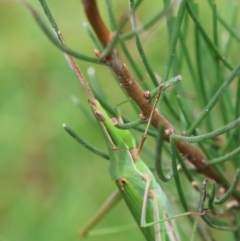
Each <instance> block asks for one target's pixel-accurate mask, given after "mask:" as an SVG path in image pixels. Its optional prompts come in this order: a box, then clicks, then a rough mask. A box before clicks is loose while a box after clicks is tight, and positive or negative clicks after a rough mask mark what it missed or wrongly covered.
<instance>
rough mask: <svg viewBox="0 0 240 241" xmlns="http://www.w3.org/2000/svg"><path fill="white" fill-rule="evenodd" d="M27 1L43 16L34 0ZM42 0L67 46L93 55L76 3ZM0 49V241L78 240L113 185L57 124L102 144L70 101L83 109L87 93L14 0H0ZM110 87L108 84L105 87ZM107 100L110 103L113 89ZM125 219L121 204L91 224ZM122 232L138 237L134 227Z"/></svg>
mask: <svg viewBox="0 0 240 241" xmlns="http://www.w3.org/2000/svg"><path fill="white" fill-rule="evenodd" d="M29 2H31V3H32V4H33V6H35V7H36V9H37V10H38V11H39V13H41V15H42V16H43V18H44V19H45V16H44V14H43V12H42V10H41V7H40V5H39V4H38V1H29ZM48 3H49V7H50V8H51V10H52V13H53V14H54V17H55V18H56V20H57V23H58V25H59V27H60V29H61V30H62V32H63V35H64V37H65V39H66V41H67V43H68V45H69V46H71V47H72V48H75V49H77V50H78V51H80V52H81V51H82V52H84V53H85V54H89V55H93V45H92V44H91V41H89V38H88V36H87V35H86V33H85V32H84V30H83V27H82V23H81V21H83V20H85V16H84V14H83V11H82V5H81V2H80V1H71V3H70V2H68V1H61V4H59V1H56V0H52V1H48ZM125 7H126V6H125ZM103 11H104V10H103ZM0 54H1V59H0V79H1V81H0V123H1V124H0V240H1V241H13V240H18V241H21V240H22V241H23V240H24V241H26V240H35V241H38V240H39V241H40V240H44V241H47V240H51V241H54V240H79V238H78V236H77V232H78V230H79V228H80V227H82V226H83V225H84V224H85V223H86V221H87V220H88V218H90V216H91V215H92V214H94V213H95V211H96V210H97V209H98V208H99V207H100V205H101V204H102V203H103V201H105V199H106V198H107V197H108V196H109V195H110V194H111V192H113V191H114V190H115V184H114V182H112V181H111V180H110V176H109V173H108V163H107V161H105V160H103V159H101V158H98V157H97V156H95V155H93V154H91V153H90V152H89V151H87V150H85V149H84V148H82V147H81V146H79V144H77V143H76V142H75V141H74V140H73V139H72V138H70V137H69V136H68V135H67V134H66V132H65V131H64V130H63V129H62V123H64V122H65V123H67V124H69V125H70V126H72V127H73V128H74V129H75V130H76V131H77V132H78V133H80V134H81V136H83V137H85V138H86V139H87V140H88V141H89V142H91V143H93V144H95V145H98V146H99V147H102V148H105V145H104V143H102V142H103V139H102V137H101V135H100V134H99V132H98V130H97V129H96V128H95V127H93V126H92V125H91V124H90V123H89V121H88V119H87V118H86V117H85V116H84V115H83V114H82V113H81V112H80V111H79V110H78V108H77V107H76V106H75V105H74V104H73V103H72V101H71V99H70V95H71V94H74V95H76V96H77V97H78V98H80V99H81V102H82V103H83V104H85V105H86V106H87V108H88V104H87V96H86V95H85V94H84V93H83V91H82V88H81V86H80V85H79V83H78V82H77V81H76V79H75V76H74V74H73V73H72V71H71V70H70V68H69V67H68V65H67V63H66V61H65V59H64V57H63V55H62V53H61V52H60V51H59V50H58V49H56V48H55V47H54V46H53V45H52V44H51V43H50V42H49V41H48V39H47V38H46V37H45V36H44V34H43V33H42V32H41V30H40V29H39V27H38V26H37V24H36V23H35V21H34V20H33V18H32V16H31V14H30V13H29V12H28V10H27V9H25V7H24V6H23V5H21V4H19V3H16V2H12V1H2V2H1V3H0ZM90 66H92V64H91V65H90ZM80 67H81V69H82V70H83V72H84V73H86V69H87V67H89V64H88V63H84V62H80ZM94 67H95V68H96V71H98V69H99V66H94ZM102 73H103V71H102ZM100 75H101V74H100ZM107 77H109V78H112V77H111V75H110V73H109V71H107V73H106V69H105V72H104V78H102V79H103V81H107V79H106V78H107ZM112 85H114V87H113V86H112ZM115 87H117V85H116V84H115V83H114V82H112V84H111V82H108V90H107V91H108V92H111V89H112V88H115ZM120 95H121V93H120ZM114 98H115V99H116V101H118V94H116V93H115V95H114ZM105 150H106V148H105ZM123 210H124V211H123ZM116 217H117V218H116ZM127 223H129V224H132V223H134V221H133V218H132V217H131V215H130V214H129V212H128V210H127V209H126V207H125V204H124V203H123V202H121V204H119V205H118V206H117V207H116V209H115V210H114V211H112V212H111V213H110V214H109V215H108V216H107V217H106V219H104V220H103V221H102V222H101V223H100V224H99V227H109V224H111V225H112V226H117V225H122V224H127ZM125 235H126V234H119V235H118V236H116V235H112V236H111V235H110V236H106V237H102V238H100V237H93V238H90V239H91V240H112V238H114V240H122V239H123V238H124V237H125ZM127 235H128V237H129V239H131V236H132V237H134V238H139V240H144V238H143V236H142V234H141V233H140V231H139V230H138V229H137V228H136V229H135V230H134V231H133V232H128V234H127Z"/></svg>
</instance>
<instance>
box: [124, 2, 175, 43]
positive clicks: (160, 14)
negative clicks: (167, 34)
mask: <svg viewBox="0 0 240 241" xmlns="http://www.w3.org/2000/svg"><path fill="white" fill-rule="evenodd" d="M174 5H175V4H174V3H173V4H172V5H170V6H169V7H168V8H166V9H163V10H162V11H160V12H158V13H157V14H156V15H154V16H153V17H152V18H150V19H149V20H147V21H146V22H144V23H143V24H141V26H139V27H137V28H136V29H133V30H132V31H130V32H128V33H125V34H122V35H121V36H120V38H121V39H122V40H128V39H130V38H133V37H134V36H135V35H136V34H141V33H142V32H144V31H146V30H147V29H149V28H150V27H151V26H153V25H154V24H155V23H157V22H159V20H161V19H162V18H163V17H165V16H168V15H169V13H170V12H172V9H173V7H174Z"/></svg>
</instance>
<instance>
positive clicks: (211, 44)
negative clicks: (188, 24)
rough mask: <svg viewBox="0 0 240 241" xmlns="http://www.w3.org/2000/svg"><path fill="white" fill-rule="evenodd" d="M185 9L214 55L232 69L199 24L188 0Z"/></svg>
mask: <svg viewBox="0 0 240 241" xmlns="http://www.w3.org/2000/svg"><path fill="white" fill-rule="evenodd" d="M187 10H188V13H189V15H190V16H191V18H192V20H193V21H194V23H195V24H196V26H197V27H198V29H199V31H200V32H201V34H202V36H203V38H204V39H205V41H206V43H207V44H208V45H209V46H210V48H211V49H212V50H213V52H215V54H216V56H217V57H218V58H219V59H220V60H221V61H222V62H223V64H224V65H225V66H226V67H227V68H229V69H230V70H232V69H233V67H232V65H231V64H230V63H229V62H228V60H227V59H226V58H225V57H224V56H222V54H221V52H220V50H219V49H218V48H217V47H216V46H215V45H214V43H213V42H212V41H211V39H210V38H209V36H208V35H207V33H206V31H205V30H204V28H203V26H202V25H201V23H200V21H199V19H198V18H197V16H196V14H195V13H194V11H193V9H192V7H191V5H190V4H189V0H188V2H187Z"/></svg>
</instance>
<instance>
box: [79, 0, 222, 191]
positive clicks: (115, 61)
mask: <svg viewBox="0 0 240 241" xmlns="http://www.w3.org/2000/svg"><path fill="white" fill-rule="evenodd" d="M82 2H83V4H84V9H85V13H86V15H87V18H88V20H89V22H90V24H91V25H92V28H93V29H94V31H95V33H96V35H97V37H98V38H99V40H100V41H101V43H102V45H103V47H106V46H107V45H108V44H109V42H110V41H111V38H112V36H113V34H112V33H111V32H110V31H109V30H108V28H107V27H106V25H105V23H104V22H103V20H102V18H101V15H100V13H99V11H98V7H97V4H96V1H95V0H82ZM106 64H107V65H108V66H109V67H110V68H111V70H112V71H113V72H114V73H115V75H116V77H117V78H118V81H119V83H120V85H121V86H122V87H123V88H124V89H125V91H126V92H127V93H128V95H129V96H130V97H131V98H132V99H133V100H134V101H135V102H136V103H137V105H138V106H139V108H140V109H141V111H142V113H143V115H144V116H146V117H148V116H150V113H151V110H152V108H153V105H152V104H151V103H150V102H149V101H147V99H146V97H145V92H144V91H143V90H142V89H141V87H140V86H139V85H138V84H137V82H136V81H135V80H134V79H133V76H132V75H131V73H130V72H129V70H128V68H127V66H126V65H125V64H124V63H123V62H122V61H121V60H120V59H119V57H118V55H117V52H116V49H113V50H112V51H111V52H110V53H109V55H108V56H107V58H106ZM151 124H152V125H153V126H154V127H155V128H158V126H159V125H160V124H161V125H163V126H164V128H165V140H166V141H169V134H171V133H177V131H176V129H175V128H174V127H173V126H172V125H171V123H169V121H168V120H167V119H166V118H165V117H164V116H163V115H162V114H161V113H160V112H159V111H158V110H157V109H155V111H154V114H153V117H152V121H151ZM176 146H177V148H178V150H179V152H180V153H181V154H182V155H183V156H185V157H186V158H187V159H188V160H189V161H190V162H191V163H192V164H193V165H194V166H195V168H196V170H197V171H198V172H200V173H202V174H204V175H205V176H207V177H209V178H211V179H213V180H215V181H216V182H217V183H219V184H221V185H222V186H224V187H226V184H225V183H224V182H223V180H222V179H221V178H220V176H219V175H218V173H217V172H216V170H215V169H214V168H213V167H211V166H209V167H206V166H205V163H206V161H207V158H206V157H205V156H204V155H203V154H202V153H201V152H200V151H199V150H198V149H196V148H195V147H194V146H192V145H190V144H188V143H184V142H176Z"/></svg>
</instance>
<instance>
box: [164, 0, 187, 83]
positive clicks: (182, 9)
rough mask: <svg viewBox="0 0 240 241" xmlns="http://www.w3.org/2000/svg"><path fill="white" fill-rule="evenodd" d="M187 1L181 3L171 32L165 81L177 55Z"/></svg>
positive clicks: (165, 65) (165, 66) (165, 67)
mask: <svg viewBox="0 0 240 241" xmlns="http://www.w3.org/2000/svg"><path fill="white" fill-rule="evenodd" d="M186 3H187V0H183V1H181V4H180V6H179V10H178V15H177V18H176V21H175V23H174V26H173V30H172V34H171V39H170V45H169V50H168V55H167V57H166V61H165V64H164V69H163V74H162V82H165V81H166V80H167V78H168V75H169V71H170V68H171V64H172V60H173V58H174V56H175V49H176V45H177V40H178V37H179V35H180V29H181V25H182V21H183V16H184V13H185V8H186Z"/></svg>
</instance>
